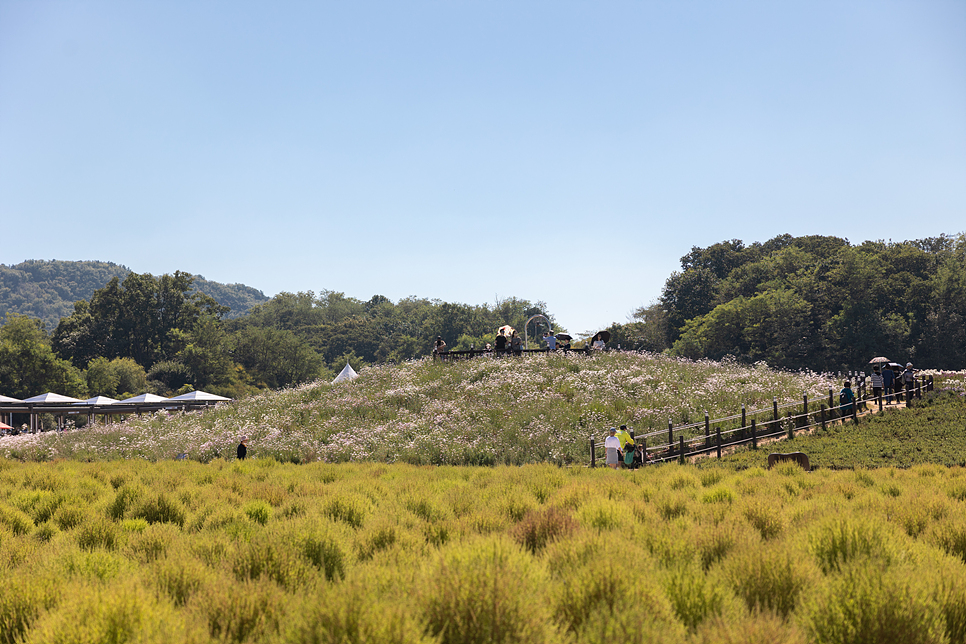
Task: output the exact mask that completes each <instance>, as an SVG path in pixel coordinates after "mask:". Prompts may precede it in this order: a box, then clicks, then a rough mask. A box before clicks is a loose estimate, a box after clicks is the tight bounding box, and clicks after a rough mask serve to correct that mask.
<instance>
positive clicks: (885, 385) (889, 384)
mask: <svg viewBox="0 0 966 644" xmlns="http://www.w3.org/2000/svg"><path fill="white" fill-rule="evenodd" d="M895 383H896V372H895V371H893V370H892V365H890V364H889V363H888V362H887V363H886V365H885V366H884V367H882V390H883V392H884V393H885V397H886V404H887V405H891V404H892V388H893V386H894V385H895Z"/></svg>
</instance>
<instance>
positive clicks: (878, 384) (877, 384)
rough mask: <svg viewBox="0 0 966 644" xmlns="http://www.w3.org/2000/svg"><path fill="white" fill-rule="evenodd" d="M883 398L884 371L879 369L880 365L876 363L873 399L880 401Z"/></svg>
mask: <svg viewBox="0 0 966 644" xmlns="http://www.w3.org/2000/svg"><path fill="white" fill-rule="evenodd" d="M880 398H882V372H881V371H880V370H879V365H874V366H873V367H872V399H873V400H875V401H876V402H879V399H880Z"/></svg>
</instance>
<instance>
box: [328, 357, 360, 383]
mask: <svg viewBox="0 0 966 644" xmlns="http://www.w3.org/2000/svg"><path fill="white" fill-rule="evenodd" d="M358 377H359V374H357V373H356V370H355V369H353V368H352V367H351V366H350V365H349V363H348V362H347V363H345V369H343V370H342V371H340V372H339V375H338V376H336V377H335V380H333V381H332V384H333V385H334V384H335V383H337V382H342V381H343V380H354V379H356V378H358Z"/></svg>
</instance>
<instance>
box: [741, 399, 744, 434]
mask: <svg viewBox="0 0 966 644" xmlns="http://www.w3.org/2000/svg"><path fill="white" fill-rule="evenodd" d="M741 437H742V438H744V437H745V403H741Z"/></svg>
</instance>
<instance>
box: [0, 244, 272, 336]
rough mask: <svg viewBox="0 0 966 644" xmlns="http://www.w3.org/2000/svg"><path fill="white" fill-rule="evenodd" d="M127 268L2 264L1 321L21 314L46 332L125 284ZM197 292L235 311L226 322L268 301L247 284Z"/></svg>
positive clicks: (199, 285)
mask: <svg viewBox="0 0 966 644" xmlns="http://www.w3.org/2000/svg"><path fill="white" fill-rule="evenodd" d="M130 272H131V269H129V268H128V267H127V266H122V265H120V264H115V263H113V262H101V261H61V260H35V259H31V260H27V261H25V262H21V263H19V264H16V265H11V266H7V265H6V264H0V319H2V318H3V316H5V315H6V314H7V313H20V314H22V315H29V316H30V317H35V318H40V319H41V320H43V322H44V324H45V325H46V327H47V329H48V330H53V329H54V328H56V326H57V323H58V322H60V319H61V318H62V317H65V316H67V315H70V314H71V313H72V312H73V310H74V302H76V301H78V300H87V299H90V297H91V295H93V294H94V291H96V290H97V289H100V288H104V286H105V285H107V283H108V282H109V281H111V278H113V277H117V278H118V279H120V280H123V279H124V278H125V277H127V275H128V274H129V273H130ZM193 288H194V290H196V291H199V292H201V293H205V294H206V295H210V296H211V297H213V298H214V299H215V301H217V302H218V303H219V304H222V305H224V306H227V307H229V308H230V309H231V311H230V312H229V313H227V314H226V316H225V317H228V318H236V317H239V316H242V315H244V314H245V313H247V312H248V310H249V309H251V308H252V307H253V306H255V305H256V304H261V303H263V302H267V301H268V299H269V298H268V297H266V296H265V294H264V293H262V292H261V291H259V290H258V289H255V288H252V287H251V286H246V285H244V284H222V283H220V282H212V281H209V280H206V279H205V278H204V277H202V276H201V275H195V276H194V283H193Z"/></svg>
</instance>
